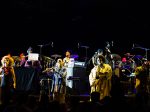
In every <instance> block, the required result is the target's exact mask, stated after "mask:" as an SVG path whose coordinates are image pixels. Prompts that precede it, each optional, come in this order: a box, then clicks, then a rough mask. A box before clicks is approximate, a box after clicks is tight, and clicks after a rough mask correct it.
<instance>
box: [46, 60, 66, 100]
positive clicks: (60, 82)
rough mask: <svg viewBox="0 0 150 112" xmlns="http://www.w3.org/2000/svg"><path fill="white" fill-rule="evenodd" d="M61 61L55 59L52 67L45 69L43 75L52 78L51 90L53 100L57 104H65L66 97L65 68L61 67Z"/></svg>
mask: <svg viewBox="0 0 150 112" xmlns="http://www.w3.org/2000/svg"><path fill="white" fill-rule="evenodd" d="M63 65H64V63H63V61H62V59H60V58H59V59H57V62H56V64H55V66H54V67H52V68H47V69H46V70H44V71H43V73H47V74H49V75H50V76H51V77H52V88H51V92H52V94H53V100H55V101H58V102H59V103H65V96H66V76H67V71H66V67H64V66H63Z"/></svg>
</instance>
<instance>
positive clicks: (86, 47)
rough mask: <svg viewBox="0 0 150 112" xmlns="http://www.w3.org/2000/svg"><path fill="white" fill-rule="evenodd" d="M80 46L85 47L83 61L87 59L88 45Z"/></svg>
mask: <svg viewBox="0 0 150 112" xmlns="http://www.w3.org/2000/svg"><path fill="white" fill-rule="evenodd" d="M81 47H82V48H85V62H86V61H87V58H88V57H87V49H88V48H89V47H88V46H81Z"/></svg>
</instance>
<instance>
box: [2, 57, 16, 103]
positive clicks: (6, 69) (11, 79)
mask: <svg viewBox="0 0 150 112" xmlns="http://www.w3.org/2000/svg"><path fill="white" fill-rule="evenodd" d="M1 64H2V66H1V67H0V74H1V75H0V76H1V77H0V79H1V80H0V90H1V91H0V92H1V93H0V98H1V102H2V103H3V104H8V103H9V101H10V99H11V97H12V95H13V92H14V89H15V88H16V77H15V72H14V60H13V58H12V57H11V56H7V55H6V56H4V57H2V60H1Z"/></svg>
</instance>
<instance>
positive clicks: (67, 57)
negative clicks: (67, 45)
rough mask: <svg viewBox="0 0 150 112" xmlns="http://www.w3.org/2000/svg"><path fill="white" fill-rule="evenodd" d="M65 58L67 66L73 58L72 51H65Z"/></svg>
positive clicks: (64, 61)
mask: <svg viewBox="0 0 150 112" xmlns="http://www.w3.org/2000/svg"><path fill="white" fill-rule="evenodd" d="M65 56H66V57H65V58H64V59H63V63H64V66H65V67H68V63H69V61H70V58H71V53H70V51H68V50H67V51H66V53H65Z"/></svg>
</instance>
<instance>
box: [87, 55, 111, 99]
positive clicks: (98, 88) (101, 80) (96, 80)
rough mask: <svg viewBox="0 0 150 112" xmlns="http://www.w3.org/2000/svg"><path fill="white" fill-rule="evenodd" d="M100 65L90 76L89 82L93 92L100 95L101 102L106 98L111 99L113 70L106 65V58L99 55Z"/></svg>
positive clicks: (95, 67)
mask: <svg viewBox="0 0 150 112" xmlns="http://www.w3.org/2000/svg"><path fill="white" fill-rule="evenodd" d="M97 62H98V65H96V66H94V68H93V69H92V70H91V72H90V75H89V82H90V86H91V93H92V92H99V93H100V100H102V99H104V98H105V97H106V96H108V97H111V95H110V91H111V78H112V68H111V66H110V65H109V64H106V63H105V57H104V56H103V55H99V56H98V57H97Z"/></svg>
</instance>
